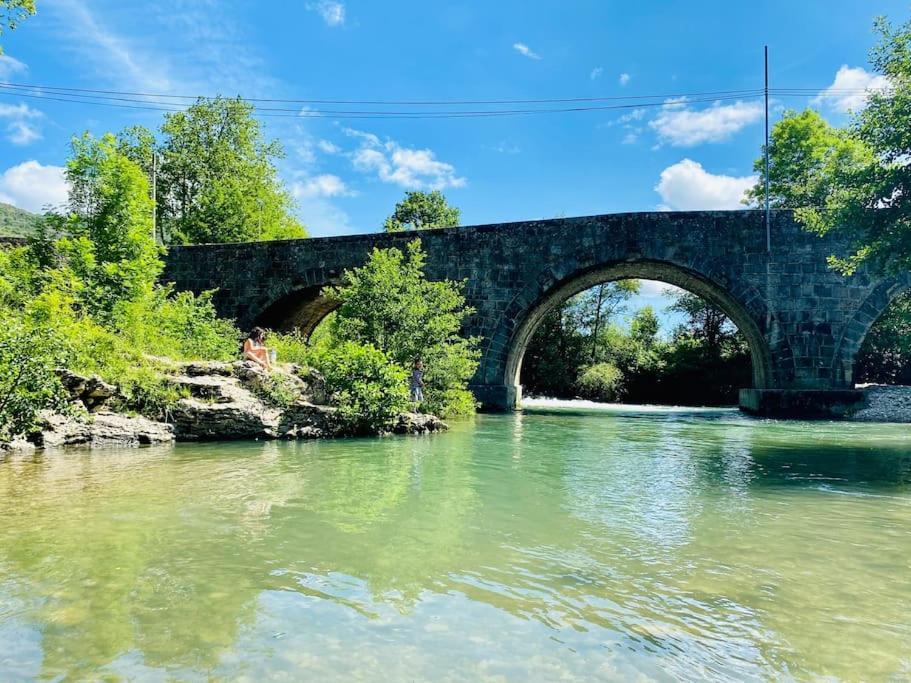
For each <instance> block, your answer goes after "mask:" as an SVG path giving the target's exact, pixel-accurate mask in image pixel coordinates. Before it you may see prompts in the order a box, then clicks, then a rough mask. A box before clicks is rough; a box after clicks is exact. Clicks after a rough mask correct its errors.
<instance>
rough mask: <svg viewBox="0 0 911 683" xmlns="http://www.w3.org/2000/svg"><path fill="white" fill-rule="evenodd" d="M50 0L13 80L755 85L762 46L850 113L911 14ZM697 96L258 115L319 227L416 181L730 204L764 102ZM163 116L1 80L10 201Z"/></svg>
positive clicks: (484, 86)
mask: <svg viewBox="0 0 911 683" xmlns="http://www.w3.org/2000/svg"><path fill="white" fill-rule="evenodd" d="M37 4H38V11H39V14H38V15H37V16H36V17H33V18H31V19H29V20H28V21H27V22H25V23H23V24H22V25H21V26H20V28H18V29H17V30H16V31H14V32H10V33H6V34H4V36H3V43H4V47H5V51H6V56H5V57H4V58H0V81H7V82H14V83H30V84H42V85H53V86H65V87H76V88H92V89H106V90H117V91H130V92H148V93H164V94H181V95H197V94H204V95H214V94H224V95H238V94H240V95H243V96H247V97H259V98H281V99H336V100H342V99H356V100H452V99H462V100H464V99H476V100H477V99H481V100H503V99H534V98H570V97H588V98H591V97H617V96H639V95H659V94H661V95H675V94H681V93H697V92H707V91H712V92H714V91H728V90H745V89H753V88H759V87H761V86H762V46H763V44H766V43H767V44H768V45H769V49H770V55H771V73H772V86H773V87H796V88H812V89H814V91H813V94H812V95H813V96H809V95H808V96H807V97H803V98H799V99H788V100H780V99H776V100H774V101H773V105H772V108H773V111H774V112H780V111H781V109H782V107H783V106H790V107H797V108H800V107H803V106H807V105H812V106H816V107H817V108H819V109H820V110H821V111H822V112H823V113H824V115H826V116H827V117H828V118H829V119H830V120H831V121H833V122H835V123H842V122H844V120H845V116H846V111H847V110H848V109H850V108H852V107H853V108H857V107H858V106H862V99H859V98H857V97H854V98H848V97H839V96H834V95H833V96H829V97H825V96H823V97H818V93H819V92H824V91H825V89H826V88H827V87H830V86H832V85H833V84H836V85H838V86H839V87H845V86H847V87H852V88H857V87H865V86H867V85H871V84H872V85H875V84H876V81H875V76H874V75H873V74H869V73H868V72H867V71H865V70H864V69H865V68H866V67H867V52H868V50H869V48H870V46H871V45H872V43H873V39H874V37H873V34H872V31H871V24H872V20H873V18H874V17H875V16H876V15H879V14H885V15H887V16H889V17H890V18H891V19H892V20H893V21H896V22H903V21H905V20H906V19H907V18H908V16H909V10H911V8H909V5H908V2H907V0H894V1H891V0H889V1H887V0H863V1H858V0H828V1H822V0H820V1H809V0H808V1H805V2H799V3H795V2H793V1H790V2H784V1H779V0H772V1H766V2H763V1H762V0H757V1H756V2H752V3H747V2H731V1H730V0H727V1H724V2H720V1H719V2H716V1H710V2H657V1H654V2H646V1H642V2H630V1H627V2H609V1H601V2H595V1H579V2H565V1H563V2H534V3H529V2H518V1H513V0H501V1H500V2H496V3H492V2H433V3H428V2H422V3H417V2H391V1H389V2H383V3H378V2H364V1H357V0H339V1H336V0H312V1H308V0H299V1H295V2H278V3H267V4H264V3H254V2H249V1H248V2H240V1H237V0H218V1H215V0H163V1H161V2H157V3H141V4H140V3H131V2H122V1H121V2H116V1H113V0H37ZM7 93H8V91H7ZM693 99H694V98H692V97H690V101H683V102H682V103H681V102H668V104H667V106H664V107H655V108H649V109H640V108H630V109H626V110H620V111H591V112H575V113H555V114H543V115H537V116H522V117H503V118H491V117H487V118H459V119H435V120H426V119H423V120H388V119H387V120H378V119H353V120H350V119H349V120H339V119H335V120H334V119H328V118H326V119H322V118H321V119H316V118H311V117H307V118H303V117H295V116H294V115H293V114H292V115H289V116H287V117H282V118H279V117H274V118H266V119H264V120H265V122H266V131H267V134H268V135H269V136H271V137H275V138H278V139H280V140H281V141H282V142H283V143H284V146H285V148H286V150H287V157H286V158H285V159H284V160H283V161H282V162H281V173H282V176H283V178H284V179H285V181H286V182H287V183H288V185H289V187H290V188H291V189H292V191H293V193H294V194H295V196H296V198H297V202H298V210H299V213H300V216H301V218H302V219H303V221H304V222H305V223H306V224H307V225H308V226H309V227H310V231H311V234H312V235H314V236H322V235H333V234H345V233H354V232H367V231H373V230H377V229H379V228H380V226H381V225H382V222H383V219H384V217H385V216H386V215H387V214H389V213H390V211H391V210H392V207H393V205H394V204H395V202H396V201H397V200H398V199H399V198H400V197H401V196H402V194H403V193H404V191H405V190H407V189H428V188H439V189H442V190H443V191H444V192H445V193H446V195H447V196H448V197H449V199H450V201H451V202H452V203H454V204H455V205H457V206H459V207H460V208H461V209H462V218H463V223H465V224H473V223H487V222H499V221H508V220H520V219H533V218H542V217H552V216H557V215H567V216H571V215H584V214H594V213H607V212H614V211H643V210H652V209H656V208H671V209H690V208H737V207H738V201H739V198H740V196H741V194H742V191H743V188H744V187H746V186H748V185H749V184H750V182H751V180H750V177H749V176H750V175H751V173H752V162H753V159H754V158H755V157H756V155H757V153H758V150H759V146H760V144H761V142H762V134H763V132H762V131H763V128H762V117H761V102H760V101H759V100H754V99H748V98H743V99H733V100H725V101H718V102H713V101H707V102H693V101H692V100H693ZM697 99H698V98H697ZM278 106H284V107H289V108H290V107H292V106H293V105H287V104H285V105H278ZM312 106H313V107H317V106H319V105H312ZM322 106H323V107H324V108H328V107H330V106H332V105H322ZM334 106H335V107H336V108H346V107H345V106H344V105H334ZM525 106H530V105H525ZM536 106H553V105H536ZM403 107H404V108H406V109H410V110H413V109H415V107H414V106H405V105H401V106H399V107H398V108H399V109H401V108H403ZM349 108H350V107H349ZM393 108H395V107H393ZM469 108H470V107H469ZM474 108H477V107H474ZM160 116H161V115H160V113H155V112H147V111H142V110H132V109H116V108H108V107H94V106H89V105H84V104H71V103H61V102H53V101H49V100H45V99H29V98H22V97H19V96H10V95H9V94H3V95H0V201H7V202H11V203H14V204H17V205H19V206H22V207H23V208H27V209H32V210H35V209H38V208H40V207H41V206H42V205H44V204H46V203H54V202H57V201H60V200H61V199H62V198H63V197H64V196H65V191H66V187H65V184H64V182H63V180H62V177H61V167H62V164H63V163H64V160H65V158H66V155H67V147H68V141H69V138H70V136H71V135H72V134H74V133H78V132H81V131H83V130H91V131H93V132H95V133H101V132H104V131H107V130H118V129H120V128H122V127H123V126H126V125H130V124H133V123H142V124H145V125H147V126H150V127H155V126H157V124H158V123H159V122H160ZM652 289H654V290H656V289H657V288H652ZM654 293H655V292H652V291H651V290H649V291H648V292H646V294H647V295H653V294H654ZM656 301H657V300H656Z"/></svg>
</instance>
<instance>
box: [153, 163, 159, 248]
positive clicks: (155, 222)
mask: <svg viewBox="0 0 911 683" xmlns="http://www.w3.org/2000/svg"><path fill="white" fill-rule="evenodd" d="M157 186H158V155H157V154H156V153H155V150H152V239H153V240H155V242H156V243H157V242H158V200H157V196H156V194H155V193H156V192H157Z"/></svg>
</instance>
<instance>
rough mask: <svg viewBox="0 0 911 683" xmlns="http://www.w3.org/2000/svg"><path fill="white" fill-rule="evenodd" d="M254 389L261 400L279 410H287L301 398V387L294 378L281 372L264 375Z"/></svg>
mask: <svg viewBox="0 0 911 683" xmlns="http://www.w3.org/2000/svg"><path fill="white" fill-rule="evenodd" d="M254 388H255V389H254V390H255V393H256V395H257V396H259V398H261V399H262V400H263V401H265V402H266V403H268V404H269V405H271V406H274V407H277V408H287V407H288V406H290V405H292V404H293V403H294V402H295V401H297V400H298V399H299V398H300V397H301V389H300V386H299V385H298V384H297V383H296V382H295V381H294V379H293V378H292V377H290V376H288V375H286V374H283V373H280V372H272V373H269V374H266V375H264V376H263V377H262V378H260V380H259V381H258V382H257V383H256V384H255V385H254Z"/></svg>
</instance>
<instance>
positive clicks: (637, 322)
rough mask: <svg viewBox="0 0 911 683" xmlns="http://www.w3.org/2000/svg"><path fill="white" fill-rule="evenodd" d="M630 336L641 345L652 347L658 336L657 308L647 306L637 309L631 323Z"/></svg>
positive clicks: (647, 347)
mask: <svg viewBox="0 0 911 683" xmlns="http://www.w3.org/2000/svg"><path fill="white" fill-rule="evenodd" d="M629 333H630V336H631V337H632V338H633V341H635V342H636V343H637V344H639V345H640V346H643V347H644V348H646V349H650V348H652V347H653V346H654V345H655V340H656V339H657V337H658V316H657V315H655V309H653V308H652V307H651V306H645V307H644V308H640V309H639V310H638V311H636V314H635V315H634V316H633V319H632V320H631V321H630V325H629Z"/></svg>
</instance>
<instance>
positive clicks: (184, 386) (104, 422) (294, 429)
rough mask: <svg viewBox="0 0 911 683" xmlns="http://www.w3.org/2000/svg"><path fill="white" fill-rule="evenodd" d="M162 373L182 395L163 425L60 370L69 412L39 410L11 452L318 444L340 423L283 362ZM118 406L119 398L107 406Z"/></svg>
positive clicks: (319, 389) (304, 377)
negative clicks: (125, 410)
mask: <svg viewBox="0 0 911 683" xmlns="http://www.w3.org/2000/svg"><path fill="white" fill-rule="evenodd" d="M160 363H161V366H162V372H163V376H164V377H165V378H166V380H167V381H168V382H170V383H171V384H173V385H174V386H175V387H176V388H177V389H178V390H179V392H180V393H181V394H182V395H183V398H181V399H180V400H179V401H178V402H177V405H176V406H174V408H173V410H172V411H171V412H170V414H169V416H168V420H167V423H165V422H155V421H153V420H149V419H147V418H144V417H141V416H129V415H123V414H119V413H114V412H112V411H111V410H110V409H109V408H108V401H109V400H110V399H114V398H117V397H119V391H118V389H117V387H115V386H113V385H110V384H107V383H105V382H103V381H102V380H101V379H100V378H98V377H94V376H93V377H83V376H80V375H77V374H75V373H72V372H69V371H66V370H61V371H59V375H60V378H61V381H62V382H63V385H64V387H65V388H66V389H67V390H68V392H69V394H70V399H71V404H72V406H73V410H72V411H71V415H62V414H57V413H50V412H49V413H45V414H43V415H42V416H41V421H40V425H39V428H38V429H37V430H36V431H35V432H34V433H32V434H30V435H28V436H27V438H26V439H24V440H22V439H20V440H17V441H15V442H13V444H9V445H7V447H12V448H16V449H24V448H59V447H64V446H90V447H105V446H140V445H146V444H155V443H166V442H169V441H174V440H175V439H176V440H178V441H193V440H206V441H215V440H229V439H317V438H324V437H332V436H339V435H341V434H342V433H343V432H344V429H343V425H341V423H340V422H339V420H337V419H336V409H335V408H334V407H333V406H331V405H327V404H328V403H329V396H327V392H326V383H325V380H324V379H323V377H322V376H321V375H320V374H319V373H318V372H316V371H315V370H312V369H309V368H300V367H297V366H294V365H287V366H285V367H283V368H280V369H277V370H273V371H272V372H270V373H267V372H265V371H263V370H262V369H261V368H260V367H259V366H258V365H256V364H254V363H251V362H248V361H237V362H234V363H218V362H193V363H174V362H169V361H165V360H164V359H162V360H161V361H160ZM111 403H113V404H115V405H117V404H118V401H111ZM445 429H447V426H446V424H445V423H444V422H443V421H442V420H440V419H439V418H437V417H435V416H433V415H423V414H420V413H404V414H402V415H400V416H399V417H398V418H397V419H396V421H395V422H394V423H393V424H392V425H391V426H390V430H389V431H391V432H392V433H395V434H429V433H431V432H439V431H443V430H445Z"/></svg>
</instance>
